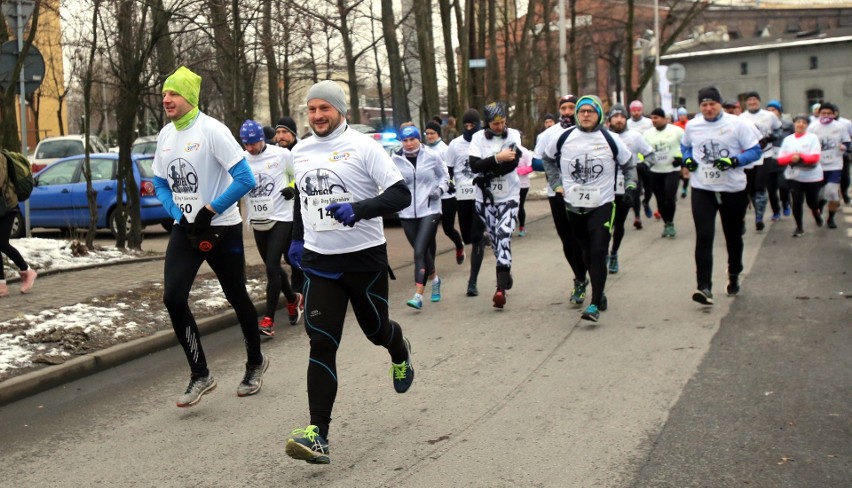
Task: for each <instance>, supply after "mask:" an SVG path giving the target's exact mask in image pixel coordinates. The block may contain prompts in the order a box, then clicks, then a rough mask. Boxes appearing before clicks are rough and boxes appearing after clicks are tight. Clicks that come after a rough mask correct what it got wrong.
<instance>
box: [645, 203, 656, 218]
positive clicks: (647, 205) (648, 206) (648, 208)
mask: <svg viewBox="0 0 852 488" xmlns="http://www.w3.org/2000/svg"><path fill="white" fill-rule="evenodd" d="M642 208H643V209H644V210H645V217H647V218H649V219H650V218H651V217H653V216H654V212H652V211H651V204H650V203H648V202H642Z"/></svg>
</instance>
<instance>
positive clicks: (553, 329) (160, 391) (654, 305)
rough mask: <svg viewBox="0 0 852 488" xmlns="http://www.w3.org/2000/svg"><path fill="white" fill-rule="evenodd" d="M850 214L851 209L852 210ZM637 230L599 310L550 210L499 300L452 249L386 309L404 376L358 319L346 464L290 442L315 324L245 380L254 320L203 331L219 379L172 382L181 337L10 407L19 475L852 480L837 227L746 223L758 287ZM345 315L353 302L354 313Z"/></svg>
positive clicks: (189, 480) (303, 410) (453, 481)
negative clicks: (288, 448)
mask: <svg viewBox="0 0 852 488" xmlns="http://www.w3.org/2000/svg"><path fill="white" fill-rule="evenodd" d="M847 211H848V209H847ZM677 223H678V238H677V239H675V240H662V239H660V237H659V234H660V231H661V230H662V228H661V227H662V226H661V225H660V224H658V223H651V224H648V223H647V222H646V229H645V230H643V231H633V230H632V229H630V230H628V233H627V236H626V238H625V242H624V244H623V245H622V250H621V253H620V259H621V262H622V271H621V272H620V273H619V274H617V275H610V279H609V281H608V283H607V296H608V298H609V304H610V309H609V311H607V312H605V313H603V314H602V317H601V321H600V322H599V323H598V324H597V325H590V324H589V323H588V322H584V321H581V320H580V318H579V311H578V309H576V308H573V307H571V306H570V305H569V304H568V301H567V294H568V291H569V287H570V273H569V270H568V266H567V264H566V263H565V262H564V260H563V259H562V257H561V251H560V247H559V243H558V240H557V239H556V237H555V233H554V231H553V229H552V224H551V222H550V221H549V219H542V220H539V221H537V222H535V223H533V224H531V225H529V226H528V231H529V236H528V237H526V238H524V239H515V240H514V241H513V250H514V256H515V260H514V269H513V271H514V276H515V288H514V289H513V290H512V292H510V295H509V302H508V305H507V308H506V309H505V310H503V311H497V310H495V309H493V308H492V307H491V301H490V289H491V287H492V286H493V280H494V277H493V276H494V275H493V265H494V260H493V257H491V256H489V257H488V258H487V259H486V262H485V264H484V265H483V271H482V273H481V278H480V290H481V292H482V295H481V296H480V297H478V298H468V297H466V296H464V291H465V285H466V281H467V267H466V266H456V265H455V263H454V259H453V256H452V255H451V254H443V255H441V256H440V257H439V259H438V265H439V270H440V273H441V274H442V276H443V278H444V283H445V284H444V299H443V300H442V301H441V302H440V303H437V304H434V303H426V304H425V306H424V309H423V311H421V312H417V311H414V310H412V309H408V308H406V307H405V306H404V302H405V300H407V299H408V298H409V297H410V294H411V293H412V291H413V286H410V282H411V277H410V274H411V268H410V267H408V268H404V269H402V270H399V271H398V272H397V276H398V277H399V280H398V281H397V282H395V283H394V284H393V285H392V289H391V296H390V303H391V314H392V317H393V318H394V319H395V320H397V321H399V322H400V323H401V325H402V327H403V329H404V331H405V333H406V335H407V336H408V337H410V339H411V343H412V348H413V361H414V366H415V369H416V372H417V376H416V379H415V382H414V385H413V386H412V389H411V390H410V391H409V392H408V393H406V394H405V395H398V394H396V393H394V392H393V388H392V386H391V380H390V378H389V376H388V367H389V364H388V362H389V359H388V356H387V354H386V353H384V351H383V350H382V349H380V348H376V347H374V346H372V344H371V343H369V341H367V340H366V339H364V337H363V335H362V334H361V333H360V331H359V330H358V328H357V327H356V326H355V324H354V322H353V319H352V317H351V316H349V317H348V318H347V330H348V331H349V332H348V333H347V334H345V336H344V340H343V342H342V344H341V349H340V354H339V358H338V367H339V377H340V389H339V392H338V397H337V404H336V406H335V411H334V421H333V422H332V427H331V428H332V430H331V434H330V442H331V449H332V451H331V458H332V464H331V465H329V466H322V467H318V466H310V465H307V464H305V463H302V462H297V461H293V460H291V459H289V458H287V457H286V456H285V455H284V453H283V445H284V443H285V442H286V439H287V436H288V434H289V431H290V430H291V429H294V428H302V427H304V426H305V425H306V423H307V421H308V416H307V396H306V393H305V368H306V362H307V354H308V344H307V339H306V338H305V335H304V332H303V329H302V328H301V327H293V328H289V327H286V328H281V330H280V331H279V334H278V335H277V336H276V338H275V339H274V340H272V341H268V342H265V343H264V350H265V353H266V354H268V355H269V356H270V358H271V360H272V365H271V367H270V369H269V372H268V373H267V375H266V377H265V380H264V387H263V390H262V391H261V392H260V393H259V394H258V395H257V396H254V397H247V398H238V397H237V396H236V395H235V391H234V390H235V389H236V386H237V384H238V382H239V381H240V379H241V376H242V372H243V362H244V357H245V356H244V351H243V347H242V340H241V337H240V334H239V331H238V328H236V327H234V328H230V329H228V330H225V331H223V332H220V333H217V334H214V335H211V336H208V337H205V338H204V345H205V349H206V352H207V355H208V358H210V360H211V370H212V371H213V372H214V374H215V375H216V376H217V379H218V382H219V388H218V389H217V390H216V391H215V392H214V393H212V394H210V395H208V396H206V397H205V398H204V400H203V401H202V402H201V403H200V404H199V405H198V406H196V407H194V408H191V409H178V408H175V407H174V400H175V398H176V396H177V395H179V394H180V393H181V392H182V389H183V388H184V387H185V384H186V381H187V377H188V371H187V367H186V364H185V360H184V359H183V354H182V352H181V351H180V350H179V349H177V348H171V349H169V350H166V351H163V352H161V353H157V354H153V355H151V356H148V357H146V358H143V359H140V360H137V361H133V362H132V363H128V364H126V365H124V366H121V367H118V368H115V369H113V370H110V371H106V372H104V373H100V374H97V375H94V376H91V377H89V378H85V379H83V380H80V381H76V382H74V383H70V384H67V385H66V386H64V387H61V388H57V389H54V390H51V391H48V392H45V393H43V394H39V395H36V396H33V397H30V398H28V399H25V400H22V401H19V402H16V403H13V404H10V405H7V406H5V407H2V408H0V419H2V422H0V438H2V439H3V442H2V445H1V446H0V480H3V481H2V482H0V484H3V485H5V486H95V485H98V486H205V487H207V486H222V487H230V486H249V485H250V486H290V485H298V486H340V487H350V486H359V487H360V486H400V485H408V486H418V487H420V486H423V487H432V486H465V487H469V486H482V487H503V486H505V487H514V486H542V487H686V486H701V487H729V486H730V487H739V486H749V487H848V486H850V485H852V442H850V440H852V437H850V433H852V421H850V408H849V405H850V403H849V401H850V398H852V395H850V392H852V375H850V371H852V368H850V362H852V360H851V359H850V358H852V351H850V349H852V337H850V336H852V332H850V328H849V310H850V307H849V302H848V301H846V298H847V297H848V296H849V295H850V294H852V283H851V282H850V280H849V276H848V272H849V271H850V269H852V266H850V264H852V259H850V237H848V234H847V233H846V232H847V231H846V229H848V228H849V227H850V224H849V223H848V222H847V223H844V224H842V225H841V229H839V230H837V231H832V232H831V233H829V231H827V230H825V229H823V230H819V231H818V232H817V231H812V229H810V228H808V229H807V230H808V231H809V233H808V234H806V236H805V237H804V238H802V239H795V240H794V239H792V238H790V236H789V235H790V233H791V232H792V228H793V226H792V223H791V222H790V221H785V222H781V223H778V224H774V225H772V226H770V228H769V229H770V230H769V231H768V232H766V233H764V234H762V235H757V234H755V233H754V232H751V231H750V232H749V233H748V234H747V235H746V252H745V263H746V270H747V273H748V274H747V276H746V277H745V279H744V283H743V292H742V294H741V295H740V296H738V297H736V298H730V297H725V296H724V294H723V293H722V290H723V288H724V258H723V256H724V251H723V249H724V248H723V245H724V244H723V239H722V238H721V232H719V233H718V237H719V238H718V239H717V242H716V258H717V264H716V267H715V271H716V273H715V276H714V278H715V283H716V290H715V291H716V294H717V303H716V305H715V306H714V307H712V308H711V307H701V306H699V305H697V304H695V303H693V302H692V301H691V300H690V295H691V292H692V290H693V288H694V265H693V261H692V251H693V245H694V230H693V228H692V226H691V222H690V216H689V213H688V207H687V206H685V205H681V208H680V209H679V213H678V218H677ZM350 315H351V314H350Z"/></svg>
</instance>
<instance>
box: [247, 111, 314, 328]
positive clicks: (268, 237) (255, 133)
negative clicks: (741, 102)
mask: <svg viewBox="0 0 852 488" xmlns="http://www.w3.org/2000/svg"><path fill="white" fill-rule="evenodd" d="M240 139H241V140H242V141H243V145H245V147H246V154H245V158H246V161H248V163H249V166H250V167H251V171H252V173H253V174H254V180H255V181H256V182H257V185H255V187H254V188H253V189H252V190H251V191H250V192H249V193H248V218H249V221H250V222H251V226H252V230H253V232H254V241H255V243H256V244H257V251H258V252H259V253H260V257H261V259H262V260H263V263H264V265H265V266H266V314H265V315H264V316H263V318H262V319H261V320H260V324H259V327H260V333H261V334H264V335H266V336H269V337H274V336H275V320H274V318H275V310H277V309H278V295H280V294H281V293H283V294H284V298H286V299H287V314H288V315H289V319H290V325H296V324H297V323H298V322H299V319H300V318H302V311H303V310H304V308H305V303H304V298H303V297H302V294H301V293H297V292H294V291H293V288H292V286H291V283H290V278H289V277H288V276H287V272H286V271H284V268H283V267H282V266H281V258H282V257H283V256H284V254H285V248H284V246H285V245H289V240H290V233H291V232H292V230H293V201H292V200H293V195H294V194H295V193H294V191H293V187H292V184H293V157H292V156H291V155H290V151H288V150H287V149H284V148H281V147H277V146H271V145H267V144H266V142H265V141H264V137H263V133H262V132H261V131H260V124H259V123H258V122H256V121H254V120H246V121H245V122H243V125H242V127H240Z"/></svg>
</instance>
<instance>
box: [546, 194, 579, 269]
mask: <svg viewBox="0 0 852 488" xmlns="http://www.w3.org/2000/svg"><path fill="white" fill-rule="evenodd" d="M547 201H548V203H550V215H551V216H552V217H553V226H554V227H556V235H558V236H559V240H560V241H562V254H564V255H565V260H566V261H568V265H569V266H571V271H573V272H574V279H575V280H579V281H583V280H585V279H586V264H585V263H583V251H582V250H581V249H580V243H579V242H578V241H577V240H576V239H574V235H573V234H572V233H571V223H570V222H568V211H567V210H566V209H565V200H564V199H563V198H562V195H561V194H558V193H557V194H556V195H554V196H552V197H547Z"/></svg>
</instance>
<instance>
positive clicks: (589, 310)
mask: <svg viewBox="0 0 852 488" xmlns="http://www.w3.org/2000/svg"><path fill="white" fill-rule="evenodd" d="M600 316H601V313H600V312H599V311H598V307H597V306H596V305H595V304H591V305H589V306H588V307H586V309H585V310H583V315H581V317H582V318H583V319H584V320H591V321H592V322H597V321H598V319H599V318H600Z"/></svg>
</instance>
